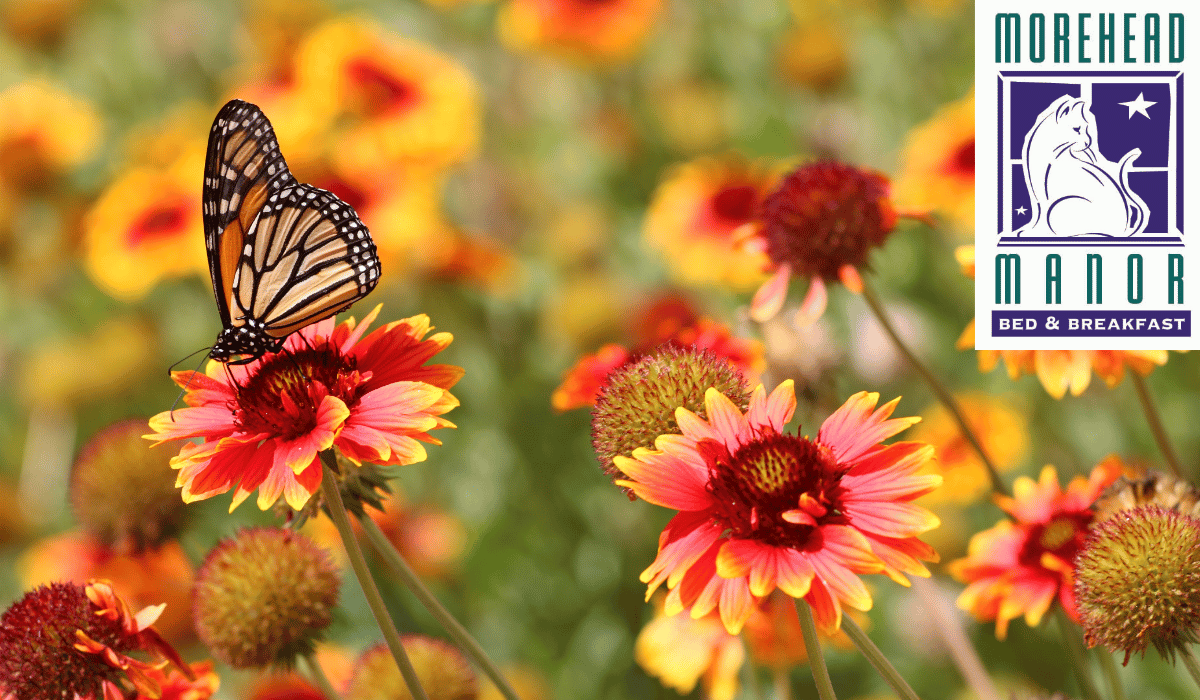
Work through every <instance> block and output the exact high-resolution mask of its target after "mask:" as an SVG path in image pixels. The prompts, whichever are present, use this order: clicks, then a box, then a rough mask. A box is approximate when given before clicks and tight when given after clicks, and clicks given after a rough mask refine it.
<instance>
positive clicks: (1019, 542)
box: [949, 459, 1121, 639]
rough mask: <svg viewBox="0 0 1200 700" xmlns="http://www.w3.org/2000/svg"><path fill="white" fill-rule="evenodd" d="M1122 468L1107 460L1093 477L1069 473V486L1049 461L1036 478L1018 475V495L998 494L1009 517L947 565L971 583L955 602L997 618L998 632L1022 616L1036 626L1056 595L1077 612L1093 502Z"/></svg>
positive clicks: (977, 537) (1000, 635) (982, 617)
mask: <svg viewBox="0 0 1200 700" xmlns="http://www.w3.org/2000/svg"><path fill="white" fill-rule="evenodd" d="M1120 474H1121V466H1120V462H1119V460H1114V459H1107V460H1105V461H1103V462H1101V463H1100V464H1099V465H1097V466H1096V468H1095V469H1093V470H1092V473H1091V476H1089V477H1088V478H1086V479H1085V478H1083V477H1081V476H1077V477H1075V478H1074V479H1072V480H1071V482H1070V483H1069V484H1067V489H1066V491H1065V492H1064V491H1063V489H1062V488H1061V487H1060V486H1059V482H1058V475H1057V474H1056V473H1055V470H1054V467H1052V466H1046V467H1045V468H1043V469H1042V473H1041V476H1040V477H1039V479H1038V481H1036V482H1035V481H1034V480H1033V479H1030V478H1028V477H1021V478H1019V479H1017V480H1016V481H1015V482H1014V483H1013V497H1011V498H1009V497H1006V496H997V497H996V503H997V504H998V505H999V506H1000V507H1001V508H1003V509H1004V511H1005V512H1006V513H1008V514H1009V515H1010V516H1012V519H1011V520H1002V521H1000V522H999V523H997V524H996V525H995V526H994V527H992V528H991V529H989V530H984V531H983V532H980V533H978V534H976V535H975V536H974V537H972V538H971V541H970V543H969V544H968V545H967V556H966V557H965V558H963V559H958V560H955V561H953V562H950V564H949V569H950V573H951V574H953V575H954V577H955V578H957V579H958V580H960V581H963V582H964V583H966V584H967V588H966V589H965V590H964V591H963V592H962V594H961V595H960V596H959V597H958V607H960V608H962V609H963V610H967V611H969V612H970V613H972V614H973V615H974V616H975V617H976V618H977V619H979V620H983V621H987V620H995V621H996V636H997V637H998V638H1000V639H1003V638H1004V637H1005V635H1006V634H1007V633H1008V623H1009V621H1010V620H1013V619H1016V618H1018V617H1021V616H1022V615H1024V617H1025V623H1026V624H1028V625H1029V626H1031V627H1033V626H1036V625H1037V624H1038V623H1039V622H1041V619H1042V617H1043V616H1044V615H1045V614H1046V611H1048V610H1049V609H1050V606H1051V605H1052V604H1053V603H1054V600H1055V599H1056V598H1057V599H1058V600H1059V601H1060V602H1061V603H1062V606H1063V609H1064V610H1066V612H1067V613H1068V614H1069V615H1070V616H1071V617H1072V618H1075V617H1076V611H1075V594H1074V561H1075V555H1076V554H1078V553H1079V550H1080V548H1081V547H1082V546H1083V543H1084V541H1085V540H1086V539H1087V534H1088V531H1089V528H1090V527H1091V525H1092V521H1093V519H1094V517H1095V512H1094V511H1093V509H1092V503H1093V502H1094V501H1095V500H1096V497H1097V496H1098V495H1099V494H1100V492H1101V491H1102V490H1104V488H1105V487H1106V486H1108V485H1109V484H1111V483H1112V482H1113V481H1115V480H1116V478H1117V477H1118V476H1120Z"/></svg>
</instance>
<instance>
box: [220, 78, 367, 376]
mask: <svg viewBox="0 0 1200 700" xmlns="http://www.w3.org/2000/svg"><path fill="white" fill-rule="evenodd" d="M203 213H204V239H205V247H206V249H207V252H208V266H209V272H210V274H211V275H212V283H213V293H214V295H215V296H216V300H217V310H218V312H219V313H220V315H221V324H222V329H221V334H220V335H219V336H218V338H217V342H216V344H215V345H214V346H213V351H212V357H213V358H214V359H217V360H223V361H227V360H229V358H231V357H232V356H234V355H241V356H242V359H241V360H239V362H248V361H250V360H253V359H256V358H258V357H261V356H262V355H263V354H265V353H267V352H274V351H277V350H278V349H279V348H280V347H281V346H282V345H283V341H284V339H285V338H287V336H288V335H290V334H292V333H294V332H295V331H297V330H300V329H301V328H303V327H304V326H306V325H308V324H310V323H314V322H316V321H320V320H322V319H324V318H327V317H329V316H332V315H334V314H336V313H337V312H339V311H341V310H343V309H345V308H347V307H349V306H350V305H351V304H353V303H354V302H355V301H357V300H358V299H361V298H362V297H364V296H366V295H367V294H368V293H369V292H370V291H371V290H372V289H374V288H375V285H376V284H377V283H378V281H379V258H378V256H377V255H376V252H375V244H374V242H372V240H371V235H370V232H369V231H368V230H367V227H366V226H365V225H364V224H363V222H362V220H361V219H359V218H358V215H357V214H356V213H355V212H354V209H353V208H352V207H350V205H348V204H346V203H345V202H343V201H342V200H340V199H338V198H337V196H335V195H333V194H332V193H330V192H326V191H325V190H322V189H319V188H317V187H313V186H312V185H306V184H302V183H299V182H297V181H296V179H295V178H294V177H292V175H291V173H290V172H289V171H288V168H287V163H285V162H284V160H283V155H282V154H281V153H280V151H279V143H278V141H276V139H275V132H274V130H273V129H272V128H271V123H270V122H269V121H268V120H267V117H266V115H264V114H263V113H262V110H260V109H259V108H258V107H256V106H254V105H252V104H250V103H248V102H243V101H241V100H233V101H231V102H229V103H228V104H226V105H225V106H224V107H223V108H222V109H221V111H220V112H218V113H217V117H216V119H215V120H214V121H213V126H212V131H211V133H210V135H209V140H208V157H207V159H206V161H205V166H204V195H203Z"/></svg>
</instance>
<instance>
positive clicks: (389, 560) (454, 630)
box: [358, 518, 521, 700]
mask: <svg viewBox="0 0 1200 700" xmlns="http://www.w3.org/2000/svg"><path fill="white" fill-rule="evenodd" d="M358 523H359V524H360V525H362V529H363V532H365V533H367V540H368V541H369V542H370V543H371V546H372V547H373V548H374V549H375V552H376V553H378V554H379V556H380V557H381V558H382V559H383V561H384V563H386V564H387V565H388V566H389V567H390V568H391V569H392V571H393V572H395V574H396V576H398V577H399V578H400V580H401V581H402V582H403V583H404V585H405V586H407V587H408V590H410V591H412V594H413V595H414V596H416V597H417V600H419V601H421V604H422V605H424V606H425V609H426V610H428V611H429V614H430V615H433V617H434V618H435V619H436V620H437V621H438V623H439V624H441V626H442V627H443V628H444V629H445V630H446V633H447V634H449V635H450V638H451V639H453V640H454V643H455V644H457V645H458V647H459V648H460V649H462V650H463V652H464V653H465V654H466V655H467V656H470V657H471V659H472V660H473V661H474V662H475V665H476V666H478V667H479V668H480V669H481V670H482V671H483V672H484V673H485V674H486V675H487V677H488V678H490V679H492V682H493V683H495V684H496V688H497V689H499V690H500V694H501V695H503V696H504V697H505V698H507V700H521V699H520V698H519V697H517V691H515V690H513V688H512V686H511V685H509V682H508V679H506V678H505V677H504V674H502V673H500V669H499V668H498V667H497V666H496V663H495V662H494V661H492V660H491V659H490V658H489V657H488V655H487V652H485V651H484V650H483V647H481V646H479V642H477V641H475V638H474V637H472V636H471V633H470V632H468V631H467V629H466V628H465V627H463V626H462V623H460V622H459V621H458V620H457V619H455V617H454V616H453V615H451V614H450V611H449V610H447V609H446V608H445V607H444V606H443V605H442V603H441V601H439V600H438V599H437V596H435V595H434V594H433V593H432V592H431V591H430V590H429V589H428V588H426V587H425V583H424V582H423V581H421V578H420V577H419V576H417V574H416V572H415V571H413V570H412V567H411V566H409V565H408V562H407V561H405V560H404V557H403V556H401V555H400V552H398V551H396V548H395V547H394V546H392V543H391V542H390V541H388V538H387V535H384V534H383V530H380V529H379V526H378V525H376V524H375V521H374V520H372V519H370V518H359V519H358Z"/></svg>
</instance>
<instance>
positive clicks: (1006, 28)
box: [996, 12, 1021, 63]
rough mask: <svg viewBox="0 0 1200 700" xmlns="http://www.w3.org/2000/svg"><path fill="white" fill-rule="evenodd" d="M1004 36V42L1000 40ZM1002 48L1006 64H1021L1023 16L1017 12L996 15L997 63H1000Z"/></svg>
mask: <svg viewBox="0 0 1200 700" xmlns="http://www.w3.org/2000/svg"><path fill="white" fill-rule="evenodd" d="M1002 34H1003V36H1004V40H1003V41H1001V40H1000V36H1001V35H1002ZM1001 48H1003V53H1004V63H1020V62H1021V15H1019V14H1017V13H1015V12H1007V13H1005V12H997V13H996V63H1000V62H1001V61H1000V54H1001Z"/></svg>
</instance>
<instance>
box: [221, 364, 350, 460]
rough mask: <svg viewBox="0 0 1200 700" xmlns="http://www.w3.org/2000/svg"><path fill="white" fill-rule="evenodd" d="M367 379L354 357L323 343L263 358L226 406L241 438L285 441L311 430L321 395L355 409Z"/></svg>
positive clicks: (322, 397)
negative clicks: (260, 436)
mask: <svg viewBox="0 0 1200 700" xmlns="http://www.w3.org/2000/svg"><path fill="white" fill-rule="evenodd" d="M369 378H370V373H367V374H363V373H360V372H359V371H358V369H357V363H356V362H355V359H354V358H353V357H349V356H346V355H343V354H342V353H341V352H339V351H338V350H337V349H336V348H333V347H331V346H330V345H328V344H324V345H320V346H318V347H316V348H306V349H304V350H300V351H298V352H293V351H290V350H284V351H283V352H280V353H277V354H274V355H267V356H266V357H264V358H263V360H262V363H261V364H260V365H259V366H258V368H257V369H256V370H255V372H254V374H253V375H252V376H251V377H250V379H249V380H248V381H247V382H246V383H245V384H244V385H243V386H241V387H238V391H237V398H236V399H235V400H234V402H233V405H232V406H231V407H230V408H231V409H232V410H233V411H234V423H235V424H236V425H237V427H238V429H239V430H241V431H243V432H246V433H266V434H269V435H272V436H278V437H282V438H283V439H285V440H290V439H293V438H296V437H299V436H301V435H304V434H305V433H308V432H309V431H311V430H312V429H313V428H315V427H316V425H317V409H319V408H320V406H321V402H322V401H323V400H324V399H325V397H326V396H334V397H337V398H339V399H341V400H342V402H343V403H345V404H346V407H347V408H354V406H355V405H357V404H358V400H359V398H360V397H361V396H362V393H363V385H364V384H365V383H366V381H367V380H368V379H369Z"/></svg>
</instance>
